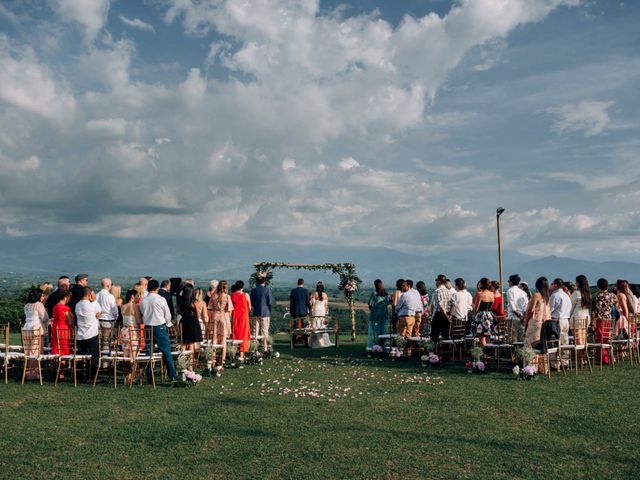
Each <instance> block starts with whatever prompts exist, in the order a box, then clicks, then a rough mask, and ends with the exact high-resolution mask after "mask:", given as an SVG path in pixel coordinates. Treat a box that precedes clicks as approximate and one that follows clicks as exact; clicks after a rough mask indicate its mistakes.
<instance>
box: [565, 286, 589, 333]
mask: <svg viewBox="0 0 640 480" xmlns="http://www.w3.org/2000/svg"><path fill="white" fill-rule="evenodd" d="M577 320H581V321H586V325H587V326H589V324H590V323H591V289H590V288H589V280H587V277H585V276H584V275H578V276H577V277H576V290H575V291H574V292H573V295H571V315H570V317H569V324H570V325H571V329H572V330H573V336H574V340H575V343H576V345H585V344H586V343H587V336H586V332H585V331H584V330H580V331H578V330H577V329H576V328H575V327H574V325H575V322H576V321H577Z"/></svg>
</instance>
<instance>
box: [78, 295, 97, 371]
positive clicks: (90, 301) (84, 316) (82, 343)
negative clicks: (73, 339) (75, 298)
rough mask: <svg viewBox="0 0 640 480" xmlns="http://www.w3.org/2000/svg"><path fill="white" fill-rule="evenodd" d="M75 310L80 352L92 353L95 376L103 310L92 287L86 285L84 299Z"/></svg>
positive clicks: (92, 369)
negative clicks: (101, 310)
mask: <svg viewBox="0 0 640 480" xmlns="http://www.w3.org/2000/svg"><path fill="white" fill-rule="evenodd" d="M75 312H76V325H77V326H78V336H77V347H78V354H80V355H91V376H92V377H93V373H94V372H95V370H96V369H97V368H98V361H99V359H100V345H98V333H99V330H100V323H99V319H100V316H101V312H100V305H98V302H96V295H95V294H94V293H93V289H92V288H91V287H84V289H83V295H82V299H81V300H80V301H79V302H78V303H77V305H76V310H75Z"/></svg>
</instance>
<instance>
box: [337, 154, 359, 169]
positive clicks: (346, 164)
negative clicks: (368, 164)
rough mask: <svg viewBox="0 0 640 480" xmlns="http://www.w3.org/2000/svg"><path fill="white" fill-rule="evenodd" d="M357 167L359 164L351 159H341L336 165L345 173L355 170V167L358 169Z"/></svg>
mask: <svg viewBox="0 0 640 480" xmlns="http://www.w3.org/2000/svg"><path fill="white" fill-rule="evenodd" d="M359 166H360V163H358V161H357V160H356V159H355V158H353V157H346V158H343V159H342V160H340V162H339V163H338V167H340V168H341V169H342V170H345V171H346V170H351V169H352V168H356V167H359Z"/></svg>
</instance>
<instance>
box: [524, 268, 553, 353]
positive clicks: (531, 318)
mask: <svg viewBox="0 0 640 480" xmlns="http://www.w3.org/2000/svg"><path fill="white" fill-rule="evenodd" d="M550 318H551V310H550V309H549V280H547V279H546V278H545V277H540V278H538V279H537V280H536V293H534V294H533V295H532V296H531V300H529V305H527V311H526V312H525V316H524V328H525V334H524V343H525V345H526V346H528V347H533V346H534V345H536V346H537V344H539V342H540V331H541V330H542V325H543V324H544V322H546V321H547V320H549V319H550ZM541 350H542V349H541Z"/></svg>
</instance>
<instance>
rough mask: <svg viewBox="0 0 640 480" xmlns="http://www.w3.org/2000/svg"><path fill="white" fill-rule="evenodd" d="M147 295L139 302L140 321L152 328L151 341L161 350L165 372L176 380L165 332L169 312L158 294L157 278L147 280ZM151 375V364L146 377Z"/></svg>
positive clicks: (169, 317) (169, 344)
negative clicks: (165, 367)
mask: <svg viewBox="0 0 640 480" xmlns="http://www.w3.org/2000/svg"><path fill="white" fill-rule="evenodd" d="M147 288H148V290H149V295H147V296H146V297H144V298H143V299H142V303H141V304H140V312H141V313H142V321H143V323H144V325H145V327H151V328H153V341H154V343H155V344H156V345H157V346H158V350H160V352H162V355H163V357H164V362H165V365H166V366H167V373H168V374H169V378H171V381H172V382H173V381H175V380H176V367H175V364H174V363H173V356H172V355H171V339H170V338H169V333H168V332H167V327H170V326H171V312H170V311H169V305H167V301H166V300H165V299H164V298H163V297H161V296H160V295H158V289H159V288H160V284H159V283H158V281H157V280H153V279H152V280H149V283H148V285H147ZM150 354H151V349H150V345H149V344H147V355H150ZM150 375H151V364H149V367H148V368H147V377H150Z"/></svg>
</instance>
